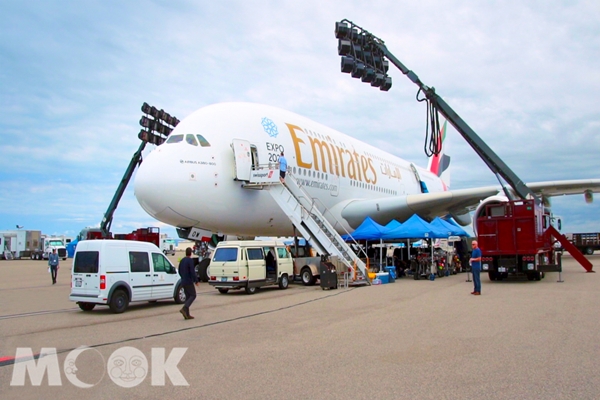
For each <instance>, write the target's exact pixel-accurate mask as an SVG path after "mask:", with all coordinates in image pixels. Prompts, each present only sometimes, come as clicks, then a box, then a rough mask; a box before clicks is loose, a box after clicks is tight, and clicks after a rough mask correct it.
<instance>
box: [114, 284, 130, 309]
mask: <svg viewBox="0 0 600 400" xmlns="http://www.w3.org/2000/svg"><path fill="white" fill-rule="evenodd" d="M128 305H129V297H128V296H127V293H125V292H124V291H123V290H121V289H117V290H115V292H114V293H113V295H112V297H111V298H110V304H109V306H110V311H112V312H114V313H115V314H121V313H122V312H123V311H125V310H126V309H127V306H128Z"/></svg>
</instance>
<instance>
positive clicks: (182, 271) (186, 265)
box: [179, 247, 198, 319]
mask: <svg viewBox="0 0 600 400" xmlns="http://www.w3.org/2000/svg"><path fill="white" fill-rule="evenodd" d="M179 276H181V286H183V291H184V292H185V304H184V305H183V307H182V308H181V310H179V312H180V313H181V314H182V315H183V318H185V319H194V317H193V316H191V315H190V306H191V305H192V303H193V302H194V300H196V288H195V287H194V285H196V286H198V276H197V275H196V270H195V268H194V260H192V249H191V247H188V248H187V249H185V258H184V259H183V260H181V262H180V263H179Z"/></svg>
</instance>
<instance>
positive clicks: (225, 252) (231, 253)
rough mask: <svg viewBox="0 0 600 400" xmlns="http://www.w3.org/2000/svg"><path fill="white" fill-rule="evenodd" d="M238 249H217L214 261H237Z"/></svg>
mask: <svg viewBox="0 0 600 400" xmlns="http://www.w3.org/2000/svg"><path fill="white" fill-rule="evenodd" d="M237 253H238V249H237V247H233V248H231V247H229V248H228V247H222V248H220V249H217V251H216V252H215V256H214V257H213V261H237Z"/></svg>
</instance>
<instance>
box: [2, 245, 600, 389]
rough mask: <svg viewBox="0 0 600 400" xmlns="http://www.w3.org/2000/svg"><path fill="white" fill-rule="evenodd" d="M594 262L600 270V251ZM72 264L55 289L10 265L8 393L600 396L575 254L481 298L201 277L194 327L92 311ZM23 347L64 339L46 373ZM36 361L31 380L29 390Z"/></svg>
mask: <svg viewBox="0 0 600 400" xmlns="http://www.w3.org/2000/svg"><path fill="white" fill-rule="evenodd" d="M176 257H177V258H180V257H181V253H178V255H177V256H176ZM589 258H590V260H591V261H592V263H593V264H595V268H600V267H599V260H600V255H593V256H589ZM172 259H173V260H175V258H172ZM71 262H72V260H71V259H69V260H67V261H61V266H62V267H61V269H60V270H59V274H58V283H57V284H56V285H52V284H51V278H50V275H49V274H48V272H47V262H43V261H30V260H15V261H0V305H1V306H0V310H1V311H0V338H1V339H0V398H2V399H17V398H18V399H40V398H60V399H80V398H82V397H84V398H85V399H86V400H91V399H106V398H125V397H127V398H129V399H146V398H165V397H167V396H168V398H170V399H173V398H178V399H191V398H194V399H226V398H234V397H235V398H244V399H309V398H310V399H436V400H439V399H481V398H486V399H597V398H599V397H600V375H599V374H598V365H599V362H600V361H599V360H600V318H599V317H600V312H599V307H598V304H600V290H599V288H600V284H599V282H600V274H592V273H585V270H584V269H583V268H582V267H580V266H579V265H578V264H576V262H575V261H574V260H573V259H572V258H570V257H569V256H566V255H565V256H564V257H563V267H564V272H563V274H562V278H563V280H564V282H562V283H559V282H557V280H558V274H557V273H549V274H546V278H545V279H543V280H542V281H540V282H535V281H534V282H530V281H527V280H526V279H520V280H508V281H501V282H491V281H489V279H488V278H487V275H482V295H481V296H472V295H470V292H471V291H472V290H473V284H472V283H470V282H466V279H467V275H466V274H464V273H462V274H458V275H451V276H448V277H443V278H437V279H435V281H429V280H419V281H415V280H413V279H411V278H406V277H404V278H401V279H398V280H396V282H395V283H391V284H387V285H378V286H371V287H360V288H350V289H337V290H321V288H320V287H319V286H318V285H315V286H312V287H305V286H302V285H300V284H292V285H291V286H290V287H289V288H288V289H287V290H279V289H278V288H264V289H261V290H259V291H258V292H257V293H256V294H254V295H247V294H245V293H244V292H243V291H240V292H230V293H228V294H225V295H223V294H219V293H218V292H217V290H216V289H214V288H212V287H210V286H209V285H208V284H207V283H201V284H200V287H199V288H198V298H197V299H196V302H195V303H194V304H193V305H192V308H191V313H192V315H194V316H195V317H196V318H195V319H194V320H184V319H183V317H182V315H181V314H180V313H179V309H180V308H181V306H178V305H176V304H175V303H174V302H173V301H160V302H158V303H154V304H150V303H146V302H145V303H137V304H136V303H132V304H131V305H130V307H129V309H128V310H127V311H126V312H125V313H123V314H112V313H111V312H110V311H109V309H108V307H101V306H98V307H96V309H94V310H93V311H91V312H83V311H81V310H79V308H78V307H77V305H76V304H75V303H73V302H70V301H69V292H70V272H69V271H70V264H71ZM175 262H176V261H175ZM80 346H88V347H91V350H90V349H87V351H84V352H81V354H80V355H79V357H77V358H76V364H75V366H76V367H77V371H76V373H74V372H73V370H72V369H69V368H70V367H72V366H74V365H73V363H74V361H75V360H74V356H75V355H76V354H75V353H72V351H73V350H74V349H76V348H78V347H80ZM125 346H126V347H129V349H126V350H124V347H125ZM18 348H31V351H32V352H33V353H34V354H38V353H40V352H41V350H42V348H55V349H56V351H57V357H55V358H54V360H56V359H58V363H57V364H52V363H51V362H50V361H48V360H52V356H47V357H42V358H40V359H39V360H37V362H38V364H37V365H38V366H39V365H40V361H42V360H44V362H46V361H47V362H48V363H47V365H49V367H48V370H47V371H46V375H45V376H44V377H43V379H41V380H39V381H37V382H35V378H34V379H32V378H31V377H32V375H35V374H36V373H39V370H35V368H34V367H33V366H32V362H29V363H24V362H22V361H18V360H17V361H15V360H14V357H15V356H16V355H17V349H18ZM177 348H183V350H177ZM163 349H164V350H163ZM84 350H85V349H84ZM162 351H164V354H165V355H164V356H162V357H163V358H162V360H165V359H166V361H165V362H164V363H162V362H161V354H163V353H161V352H162ZM135 352H137V355H138V364H136V361H135V360H133V357H131V358H130V359H129V360H126V363H128V365H129V364H131V369H132V370H133V369H134V368H135V367H136V366H137V367H139V368H138V369H136V370H135V371H137V372H134V373H133V375H135V378H136V379H137V381H135V380H134V381H129V382H130V383H129V384H130V385H131V386H132V387H130V388H125V387H123V385H124V383H123V382H125V381H124V380H123V379H122V380H121V381H119V380H118V379H116V378H119V377H118V376H116V375H115V374H114V371H115V368H116V366H117V365H121V364H117V358H116V357H115V356H116V355H117V356H118V355H123V354H125V355H132V354H134V353H135ZM182 352H184V353H182ZM140 354H141V359H142V363H141V364H140V363H139V359H140ZM178 356H179V358H178ZM143 361H145V362H146V363H145V364H144V362H143ZM26 364H27V365H30V366H31V370H30V371H29V377H26V378H25V380H24V381H23V382H21V384H22V385H20V386H17V385H16V383H19V382H18V379H17V378H15V376H18V375H19V373H21V374H22V373H23V372H22V371H23V370H24V368H25V367H24V366H23V365H26ZM56 365H58V366H59V367H60V372H59V373H58V374H59V375H58V376H59V377H60V378H59V380H60V381H59V382H57V381H56V379H55V378H56V376H57V373H56V371H51V369H52V368H53V367H55V366H56ZM161 366H162V369H161ZM123 368H125V367H123ZM140 368H141V369H140ZM164 370H168V373H164V372H163V371H164ZM19 371H21V372H19ZM36 371H37V372H36ZM177 371H179V372H177ZM51 372H53V373H54V375H53V376H54V380H53V383H54V384H55V385H54V386H52V385H49V383H50V382H49V376H50V373H51ZM69 374H71V375H69ZM73 376H75V377H76V378H75V380H73ZM113 377H114V378H115V379H113ZM121 378H122V376H121ZM161 378H162V380H161ZM182 379H183V380H182ZM163 381H164V383H163ZM73 382H75V383H73ZM77 382H83V383H84V385H85V384H87V385H88V386H90V387H89V388H82V387H81V385H79V384H78V383H77ZM119 382H120V383H119ZM174 382H175V384H174ZM57 383H59V384H57ZM182 383H187V385H185V386H180V385H179V384H182ZM176 384H177V385H176Z"/></svg>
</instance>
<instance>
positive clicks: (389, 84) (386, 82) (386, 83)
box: [379, 76, 392, 92]
mask: <svg viewBox="0 0 600 400" xmlns="http://www.w3.org/2000/svg"><path fill="white" fill-rule="evenodd" d="M391 87H392V77H391V76H386V77H385V80H384V81H383V83H382V84H381V86H379V90H381V91H384V92H387V91H388V90H390V88H391Z"/></svg>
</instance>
